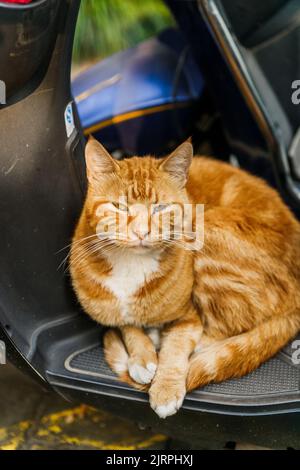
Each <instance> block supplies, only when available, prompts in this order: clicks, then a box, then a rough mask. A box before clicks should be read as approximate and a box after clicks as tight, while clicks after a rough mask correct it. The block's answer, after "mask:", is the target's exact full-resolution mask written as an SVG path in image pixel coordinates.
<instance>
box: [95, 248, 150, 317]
mask: <svg viewBox="0 0 300 470" xmlns="http://www.w3.org/2000/svg"><path fill="white" fill-rule="evenodd" d="M106 259H107V261H108V262H109V263H110V265H111V267H112V272H111V273H110V275H109V276H108V277H107V278H106V279H105V280H104V281H102V284H103V285H104V286H105V287H106V288H107V289H109V290H110V291H111V292H112V293H113V294H114V295H115V296H116V298H117V299H118V301H119V304H120V311H121V315H122V316H123V318H128V319H129V317H130V316H131V308H130V305H131V304H132V302H133V301H134V299H133V296H134V294H135V293H137V292H138V290H139V289H140V288H141V287H143V285H144V284H145V282H147V281H149V280H150V279H151V277H152V276H153V274H154V273H156V272H158V271H159V256H158V255H153V253H149V254H148V253H147V254H141V255H140V254H135V253H130V252H128V253H126V252H123V253H122V252H119V253H112V252H110V253H109V255H107V256H106Z"/></svg>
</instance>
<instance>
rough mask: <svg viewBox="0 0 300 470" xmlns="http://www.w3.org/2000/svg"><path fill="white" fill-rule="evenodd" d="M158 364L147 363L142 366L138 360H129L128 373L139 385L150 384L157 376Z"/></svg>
mask: <svg viewBox="0 0 300 470" xmlns="http://www.w3.org/2000/svg"><path fill="white" fill-rule="evenodd" d="M156 368H157V364H156V363H155V362H147V363H146V364H143V365H141V364H140V363H139V362H137V360H136V359H134V358H130V359H129V360H128V372H129V375H130V377H131V378H132V379H133V380H134V381H135V382H137V383H139V384H143V385H144V384H149V383H151V382H152V379H153V377H154V375H155V372H156Z"/></svg>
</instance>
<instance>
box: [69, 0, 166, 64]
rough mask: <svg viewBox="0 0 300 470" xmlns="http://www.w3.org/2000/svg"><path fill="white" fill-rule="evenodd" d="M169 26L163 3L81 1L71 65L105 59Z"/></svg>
mask: <svg viewBox="0 0 300 470" xmlns="http://www.w3.org/2000/svg"><path fill="white" fill-rule="evenodd" d="M172 24H173V19H172V16H171V14H170V12H169V10H168V8H167V7H166V5H165V4H164V3H163V0H81V7H80V13H79V18H78V22H77V27H76V34H75V43H74V53H73V58H74V61H75V62H77V63H78V62H81V61H83V60H89V59H94V58H96V57H106V56H109V55H111V54H113V53H114V52H117V51H119V50H122V49H127V48H128V47H131V46H134V45H136V44H137V43H139V42H140V41H143V40H144V39H147V38H148V37H151V36H153V35H155V34H156V33H157V32H158V31H160V30H162V29H164V28H166V27H168V26H170V25H172Z"/></svg>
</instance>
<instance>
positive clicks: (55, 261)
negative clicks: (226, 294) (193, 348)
mask: <svg viewBox="0 0 300 470" xmlns="http://www.w3.org/2000/svg"><path fill="white" fill-rule="evenodd" d="M166 4H167V5H168V6H169V8H170V9H171V11H172V13H173V15H174V17H175V19H176V22H177V29H178V31H177V32H176V33H175V34H174V33H171V36H172V38H171V39H170V35H169V36H168V37H167V35H164V36H163V37H162V36H160V37H158V38H156V39H155V40H153V41H152V43H151V44H150V46H148V48H147V47H146V49H147V50H148V52H149V55H148V58H147V60H145V56H144V58H142V59H141V60H142V64H141V63H140V62H139V63H137V62H134V61H136V60H137V58H138V57H140V56H139V54H135V51H129V52H127V56H126V60H123V59H120V60H119V61H118V60H116V59H115V58H113V59H112V60H111V64H112V63H113V65H114V67H115V72H114V74H112V71H113V69H114V67H113V66H112V65H109V64H108V63H106V66H101V67H103V68H102V69H101V73H102V74H103V75H101V80H100V82H103V81H104V82H105V81H106V83H105V88H106V91H107V90H108V89H109V93H111V94H109V93H108V92H107V93H106V96H108V97H110V99H111V100H115V99H116V96H118V97H119V99H120V100H121V101H118V100H117V101H115V102H117V103H118V105H119V104H120V103H122V106H120V107H119V108H115V107H114V106H111V108H110V112H108V111H107V109H108V108H109V106H108V108H105V109H106V111H107V112H106V114H105V112H104V111H105V110H104V105H103V106H101V109H99V113H102V114H101V115H98V116H96V117H95V114H94V112H91V113H90V114H89V119H90V121H89V122H88V121H84V112H83V111H84V109H83V105H86V104H87V103H88V96H87V95H89V93H90V94H93V93H100V94H101V90H103V89H104V88H101V85H99V86H98V84H97V83H94V82H93V80H94V78H93V77H95V74H91V76H90V79H91V83H90V85H87V82H86V79H85V80H84V81H83V82H84V83H83V85H82V87H81V88H80V86H81V85H80V81H77V82H76V83H75V82H74V83H73V92H74V95H75V99H74V97H73V96H72V93H71V83H70V64H71V54H72V45H73V37H74V30H75V26H76V19H77V15H78V9H79V5H80V1H79V0H65V1H59V0H36V1H32V2H31V3H28V4H19V5H17V4H14V3H11V4H8V3H2V2H0V80H1V83H2V84H5V87H2V88H1V87H0V93H1V89H2V91H3V89H4V88H5V92H6V93H5V94H6V96H5V100H3V99H2V100H1V99H0V102H1V103H2V104H0V142H1V148H0V159H1V166H0V217H1V225H0V252H1V253H0V260H1V262H0V339H1V341H2V342H1V343H0V344H1V348H2V349H0V353H1V352H2V355H3V351H4V348H5V350H6V355H7V359H8V360H9V361H12V362H13V363H14V364H15V365H16V366H17V367H19V368H20V369H21V370H23V371H24V372H25V373H27V374H30V375H31V376H32V377H34V378H35V380H37V381H39V382H40V383H41V385H42V386H44V387H46V388H48V389H50V390H53V391H55V392H57V393H59V394H60V395H62V396H63V397H65V398H66V399H67V400H75V401H81V402H84V403H87V404H91V405H93V406H96V407H99V408H102V409H105V410H107V411H110V412H112V413H114V414H117V415H119V416H122V417H124V418H127V419H130V420H133V421H135V422H138V423H139V424H140V425H143V426H149V427H151V428H152V429H154V430H159V431H160V432H162V433H165V434H167V435H170V436H172V437H174V438H176V439H177V440H181V441H183V442H186V443H190V446H191V447H192V448H204V447H205V448H211V447H213V448H223V447H224V446H225V445H226V443H228V442H233V441H234V442H236V441H239V442H241V441H243V442H251V443H254V444H255V443H256V444H258V445H263V446H266V447H273V448H287V447H292V448H297V447H300V446H299V442H300V425H299V423H300V420H299V415H300V389H299V384H300V369H299V364H300V361H299V356H300V355H299V354H298V352H299V351H298V349H299V342H297V339H296V340H294V341H293V342H291V343H290V344H289V345H288V346H287V347H286V348H284V349H283V350H282V351H281V352H280V353H279V354H278V355H277V356H276V357H274V358H273V359H271V360H269V361H268V362H267V363H265V364H264V365H262V366H261V367H260V368H259V369H257V370H256V371H255V372H253V373H251V374H249V375H248V376H246V377H243V378H241V379H235V380H228V381H226V382H224V383H221V384H212V385H209V386H206V387H204V388H203V389H201V390H196V391H194V392H193V393H190V394H188V396H187V397H186V399H185V401H184V404H183V407H182V409H181V410H180V411H179V413H178V414H177V415H175V416H172V417H170V418H168V419H167V420H164V421H162V420H159V418H158V417H157V416H156V415H155V414H154V413H153V411H152V410H151V409H150V407H149V404H148V397H147V395H146V394H145V393H143V392H139V391H137V390H134V389H132V388H131V387H129V386H127V385H126V384H123V383H120V382H119V381H118V379H117V377H115V376H114V374H113V373H112V372H111V371H110V369H109V368H108V366H107V365H106V363H105V361H104V357H103V349H102V342H101V341H102V340H101V338H102V328H101V327H100V326H99V325H97V324H95V323H94V322H92V321H91V320H90V319H89V318H88V316H87V315H86V314H85V313H84V312H82V311H81V309H80V306H79V304H78V302H77V300H76V298H75V295H74V293H73V291H72V288H71V283H70V278H69V276H68V274H66V273H64V270H63V269H58V267H59V265H60V264H61V263H62V262H63V260H64V257H65V253H64V251H61V249H62V248H63V247H65V246H67V245H68V244H69V243H70V240H71V236H72V232H73V230H74V226H75V223H76V220H77V218H78V216H79V214H80V210H81V207H82V204H83V200H84V195H85V190H86V174H85V163H84V143H85V138H84V132H83V128H82V125H81V122H80V118H81V121H82V122H83V126H84V128H85V133H86V134H88V133H92V134H93V133H94V134H95V135H96V137H97V138H99V139H102V140H103V141H104V143H105V144H106V145H107V146H108V148H109V150H112V151H114V152H116V158H122V155H123V153H125V154H129V155H131V154H134V153H139V154H141V155H143V154H146V153H148V152H154V151H155V153H157V155H163V154H164V153H166V152H168V151H169V150H170V149H171V148H172V146H175V145H176V144H177V143H179V142H180V141H182V140H183V139H184V138H186V137H187V136H188V135H189V134H190V133H192V136H193V143H194V146H195V149H196V151H204V150H207V151H208V152H210V153H212V154H214V155H215V157H216V158H222V159H223V160H227V161H229V162H230V163H231V164H233V165H238V166H240V167H242V168H245V169H247V170H248V171H251V172H253V173H255V174H258V175H260V176H261V177H263V178H265V179H266V180H268V182H269V183H270V184H272V185H274V186H276V187H277V188H278V189H279V190H280V192H281V194H282V196H283V197H284V199H285V200H286V202H287V203H288V204H289V206H290V207H291V208H292V209H293V211H294V212H295V214H296V215H298V216H299V214H300V130H299V122H300V105H299V103H298V101H299V100H298V88H299V82H298V80H297V79H298V77H297V70H298V57H297V54H296V50H297V37H298V35H299V31H300V27H299V25H300V6H299V4H298V2H297V1H294V0H290V1H285V0H272V1H265V2H261V1H258V0H252V1H251V2H247V1H246V0H230V1H229V0H198V1H197V0H190V1H186V2H182V1H176V0H166ZM175 36H176V38H177V39H176V40H175ZM178 37H180V40H178ZM176 41H177V42H176ZM154 43H155V44H154ZM175 43H176V44H177V46H176V47H175V46H174V44H175ZM125 54H126V53H125ZM157 54H158V55H159V54H160V57H161V59H163V58H164V59H165V60H164V59H163V60H161V61H159V60H158V61H156V62H155V63H157V64H158V65H159V64H160V63H163V64H165V66H166V68H165V69H164V71H163V72H162V71H161V69H160V67H158V70H157V74H156V82H155V83H156V84H157V87H158V89H159V91H158V94H157V95H156V97H155V99H156V100H157V101H156V102H155V100H154V102H153V96H152V95H151V93H148V94H146V95H147V96H145V94H144V91H145V90H144V84H145V81H146V82H147V83H149V81H147V76H148V75H147V74H148V73H149V68H148V65H149V64H152V63H153V60H154V59H155V57H157ZM108 60H110V59H108ZM147 61H148V62H147ZM145 63H146V65H147V64H148V65H147V66H145ZM135 64H136V65H137V67H134V65H135ZM140 65H142V67H141V66H140ZM130 67H131V68H130ZM129 70H130V73H129V72H128V71H129ZM134 71H136V73H137V74H136V75H135V74H134V73H133V72H134ZM105 73H106V74H107V75H105ZM123 75H124V76H125V77H126V80H125V82H126V83H125V85H126V86H125V85H124V82H122V77H123ZM166 79H167V81H166ZM107 80H111V81H110V82H107ZM131 80H132V83H138V84H139V87H138V89H139V90H141V89H142V90H143V93H142V95H143V96H142V98H141V99H136V98H137V95H136V94H133V97H132V99H133V101H131V100H130V99H129V98H130V95H129V96H126V97H125V96H124V95H123V94H122V90H123V92H124V93H125V90H128V88H127V87H128V86H130V85H132V83H131ZM136 81H137V82H136ZM141 83H142V85H141ZM174 83H175V85H176V86H175V87H174ZM163 84H166V87H165V90H163ZM189 84H192V85H191V86H189ZM123 86H124V88H122V87H123ZM95 87H96V89H95ZM116 87H117V88H116ZM116 90H117V91H116ZM148 90H149V89H148ZM174 90H175V91H174ZM91 92H92V93H91ZM103 96H104V95H102V97H99V99H100V98H101V99H104V98H103ZM78 97H79V98H78ZM0 98H1V95H0ZM123 98H124V99H123ZM125 98H126V99H125ZM144 98H145V99H144ZM75 100H77V104H76V101H75ZM4 101H5V103H4ZM92 101H93V100H92ZM80 103H81V104H80ZM111 104H112V101H110V103H109V105H111ZM166 106H167V107H166ZM184 113H185V114H184ZM86 116H88V114H86ZM120 116H121V117H120ZM79 117H80V118H79ZM150 119H151V120H152V121H149V120H150ZM93 120H94V121H93ZM166 121H167V123H166ZM149 122H152V125H149ZM153 123H155V125H154V124H153ZM160 125H161V128H160V127H159V126H160ZM122 126H123V127H122ZM126 126H127V127H126ZM128 126H131V127H129V128H130V129H134V132H132V134H131V135H129V134H130V133H129V132H128ZM160 129H161V134H160V133H159V130H160ZM152 132H153V134H152ZM104 134H105V135H104ZM141 136H142V137H143V138H141ZM145 136H146V138H144V137H145ZM152 136H155V138H153V137H152ZM156 138H157V141H156ZM154 141H156V145H155V148H153V147H152V145H153V142H154ZM174 289H176V286H174ZM297 348H298V349H297ZM0 362H1V361H0ZM1 367H4V366H3V365H0V371H1Z"/></svg>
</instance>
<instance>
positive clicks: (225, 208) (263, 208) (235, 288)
mask: <svg viewBox="0 0 300 470" xmlns="http://www.w3.org/2000/svg"><path fill="white" fill-rule="evenodd" d="M86 162H87V173H88V180H89V185H88V193H87V197H86V201H85V205H84V208H83V211H82V214H81V217H80V220H79V222H78V225H77V228H76V231H75V234H74V238H73V243H72V248H71V254H70V271H71V276H72V281H73V286H74V289H75V291H76V293H77V296H78V299H79V300H80V302H81V304H82V306H83V308H84V309H85V311H86V312H87V313H88V314H89V315H90V316H91V317H92V318H93V319H94V320H96V321H97V322H99V323H100V324H102V325H106V326H109V327H113V328H114V329H112V330H109V331H108V333H107V334H106V336H105V338H104V346H105V354H106V359H107V361H108V363H109V365H110V366H111V368H112V369H113V370H114V371H115V372H116V373H117V374H118V375H119V377H120V379H121V380H124V381H126V382H128V383H130V384H131V385H133V386H135V387H137V388H139V389H143V390H149V396H150V404H151V406H152V408H153V409H154V410H155V411H156V413H157V414H158V415H159V416H160V417H163V418H164V417H166V416H169V415H171V414H174V413H175V412H176V411H177V410H178V409H179V408H180V406H181V404H182V401H183V399H184V396H185V393H186V391H187V390H192V389H194V388H196V387H201V386H203V385H205V384H208V383H210V382H218V381H222V380H226V379H228V378H231V377H239V376H242V375H244V374H247V373H249V372H250V371H252V370H254V369H255V368H256V367H258V366H259V365H260V364H261V363H262V362H264V361H266V360H267V359H269V358H270V357H272V356H273V355H274V354H276V352H277V351H278V350H279V349H280V348H281V347H283V346H284V345H285V344H286V343H287V342H288V341H289V340H290V339H291V338H293V337H294V336H295V335H296V334H297V332H298V331H299V330H300V289H299V287H300V224H299V223H298V221H297V220H296V219H295V218H294V216H293V215H292V213H291V212H290V210H289V209H288V208H287V207H286V205H285V204H284V203H283V201H282V200H281V198H280V196H279V194H278V193H277V192H276V191H275V190H273V189H271V188H270V187H269V186H268V185H267V184H266V183H265V182H263V181H262V180H260V179H258V178H256V177H254V176H251V175H249V174H247V173H246V172H244V171H242V170H240V169H237V168H234V167H231V166H230V165H228V164H225V163H221V162H218V161H215V160H212V159H209V158H205V157H199V156H196V157H194V158H193V151H192V145H191V143H190V142H189V141H187V142H185V143H183V144H182V145H181V146H179V147H178V148H177V149H176V150H175V151H174V152H173V153H172V154H171V155H170V156H169V157H166V158H165V159H162V160H160V159H155V158H152V157H143V158H138V157H133V158H130V159H125V160H123V161H120V162H116V161H115V160H113V159H112V157H111V156H110V155H109V154H108V153H107V151H106V150H105V149H104V148H103V147H102V146H101V145H100V144H99V143H98V142H96V141H95V140H93V139H91V140H89V142H88V144H87V147H86ZM120 196H122V197H124V198H125V200H126V203H124V204H123V203H122V204H120V203H118V202H117V201H118V200H119V198H120ZM187 203H192V204H204V208H205V212H204V245H203V247H202V248H201V249H198V250H194V251H191V250H188V249H186V246H184V244H183V243H181V242H180V241H178V240H175V239H173V238H170V239H169V240H164V239H163V240H161V239H159V238H158V237H157V236H156V237H154V235H153V234H152V228H151V227H152V225H151V222H153V221H154V222H155V223H156V225H157V227H159V229H162V227H161V225H160V224H162V222H161V219H160V218H159V216H158V214H157V213H156V212H155V211H154V210H153V211H152V205H153V204H156V205H157V206H158V212H159V211H162V212H164V211H166V210H168V207H169V206H170V204H178V205H182V206H183V205H184V204H187ZM135 205H141V206H147V208H151V209H149V211H148V212H147V214H148V216H147V217H145V216H142V215H141V214H142V213H140V212H139V211H138V210H136V212H134V213H133V212H132V211H131V208H132V207H135ZM151 211H152V212H151ZM123 212H126V214H127V215H128V219H127V222H128V221H129V223H130V230H127V231H125V228H124V227H125V226H124V224H123V223H122V220H123V219H122V217H123V216H124V214H123ZM112 221H113V222H112ZM112 223H114V224H116V223H117V233H116V232H114V234H113V235H111V233H112V232H111V227H112ZM172 223H173V225H172V227H173V229H174V221H173V222H172ZM195 224H196V221H194V229H197V227H195ZM99 226H101V227H102V229H101V230H100V231H99ZM103 227H104V228H105V227H106V228H105V229H104V228H103ZM149 227H150V228H149ZM198 228H200V227H198ZM105 230H107V232H106V231H105ZM158 342H159V343H160V344H159V345H158Z"/></svg>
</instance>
